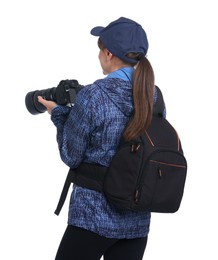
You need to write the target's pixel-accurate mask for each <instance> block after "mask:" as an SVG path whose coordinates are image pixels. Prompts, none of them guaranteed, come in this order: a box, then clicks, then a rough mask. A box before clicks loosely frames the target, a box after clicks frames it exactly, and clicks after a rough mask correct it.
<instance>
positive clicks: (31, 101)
mask: <svg viewBox="0 0 218 260" xmlns="http://www.w3.org/2000/svg"><path fill="white" fill-rule="evenodd" d="M38 96H41V93H40V91H38V90H36V91H31V92H29V93H27V94H26V98H25V104H26V108H27V110H28V111H29V112H30V113H31V114H32V115H37V114H40V113H44V112H45V111H46V107H45V106H43V105H42V104H41V103H39V102H38Z"/></svg>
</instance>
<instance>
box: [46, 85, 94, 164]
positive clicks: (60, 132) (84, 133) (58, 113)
mask: <svg viewBox="0 0 218 260" xmlns="http://www.w3.org/2000/svg"><path fill="white" fill-rule="evenodd" d="M51 120H52V121H53V123H54V125H55V126H56V128H57V143H58V148H59V152H60V157H61V159H62V161H63V162H64V163H65V164H66V165H68V166H69V167H71V168H76V167H77V166H78V165H79V164H80V163H81V162H82V161H83V160H84V154H85V151H86V147H87V145H88V143H89V136H90V132H91V131H92V126H91V121H92V102H91V94H90V93H89V91H88V89H86V88H84V89H82V90H81V91H80V92H79V93H78V94H77V97H76V101H75V104H74V106H73V107H72V108H69V107H63V106H57V107H55V108H54V109H53V110H52V114H51Z"/></svg>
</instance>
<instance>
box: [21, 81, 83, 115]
mask: <svg viewBox="0 0 218 260" xmlns="http://www.w3.org/2000/svg"><path fill="white" fill-rule="evenodd" d="M82 87H83V86H81V85H79V83H78V81H77V80H74V79H71V80H69V79H67V80H61V81H60V83H59V84H58V86H57V87H53V88H48V89H43V90H35V91H31V92H28V93H27V94H26V97H25V104H26V108H27V110H28V111H29V112H30V113H31V114H32V115H37V114H40V113H44V112H45V111H46V110H47V109H46V107H45V106H43V105H42V104H41V103H39V102H38V96H42V97H43V98H44V99H46V100H50V101H54V102H56V103H57V104H58V105H67V104H72V103H74V102H75V98H76V94H77V92H78V91H79V90H80V89H81V88H82Z"/></svg>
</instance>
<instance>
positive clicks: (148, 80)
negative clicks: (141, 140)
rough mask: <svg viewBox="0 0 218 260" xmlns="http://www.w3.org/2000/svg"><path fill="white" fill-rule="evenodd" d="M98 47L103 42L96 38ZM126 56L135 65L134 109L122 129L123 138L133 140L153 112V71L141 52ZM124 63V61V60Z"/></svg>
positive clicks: (149, 119) (142, 131)
mask: <svg viewBox="0 0 218 260" xmlns="http://www.w3.org/2000/svg"><path fill="white" fill-rule="evenodd" d="M98 46H99V48H100V49H104V48H105V46H104V44H103V42H102V41H101V40H100V38H99V40H98ZM127 57H129V58H134V59H135V60H136V63H135V64H129V65H130V66H136V69H135V71H134V74H133V105H134V111H133V114H132V117H131V118H130V121H129V122H128V125H127V127H126V129H125V131H124V138H125V140H127V141H128V140H133V139H135V138H137V137H138V136H139V135H140V134H142V133H144V132H145V131H146V129H147V128H148V126H149V124H150V122H151V119H152V114H153V102H154V71H153V68H152V66H151V64H150V62H149V60H148V59H147V58H146V57H145V56H144V55H142V54H141V53H128V54H127ZM125 63H126V62H125Z"/></svg>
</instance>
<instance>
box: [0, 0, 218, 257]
mask: <svg viewBox="0 0 218 260" xmlns="http://www.w3.org/2000/svg"><path fill="white" fill-rule="evenodd" d="M121 16H125V17H128V18H131V19H133V20H136V21H138V22H139V23H141V24H142V25H143V27H144V29H145V30H146V32H147V35H148V39H149V43H150V48H149V52H148V58H149V60H150V62H151V63H152V65H153V68H154V71H155V75H156V84H157V85H158V86H159V87H160V88H161V89H162V92H163V94H164V97H165V102H166V105H167V117H168V119H169V121H170V122H171V123H172V124H173V125H174V126H175V127H176V128H177V130H178V132H179V134H180V137H181V140H182V144H183V149H184V152H185V155H186V157H187V160H188V176H187V183H186V187H185V193H184V197H183V201H182V204H181V208H180V209H179V211H178V212H177V213H175V214H153V215H152V222H151V231H150V235H149V241H148V245H147V248H146V252H145V255H144V259H149V260H157V259H160V258H161V259H163V260H174V259H177V260H180V259H181V260H183V259H209V260H216V259H218V253H217V232H218V228H217V227H218V225H217V221H218V213H217V198H218V191H217V183H216V181H217V174H218V169H217V163H216V162H217V144H218V142H217V132H218V128H217V110H218V108H217V97H216V93H217V91H216V90H217V84H218V80H217V67H218V66H217V60H218V51H217V46H218V38H217V24H218V18H217V5H216V1H215V0H214V1H213V0H207V1H206V0H205V1H202V0H182V1H178V0H165V1H163V0H143V1H141V0H137V1H130V0H125V1H122V0H120V1H117V0H116V1H114V0H111V1H98V0H90V1H89V0H87V1H85V0H80V1H73V0H71V1H70V0H69V1H67V0H35V1H33V0H19V1H17V0H2V1H1V2H0V35H1V38H0V66H1V67H0V97H1V100H0V113H1V114H0V120H1V126H0V131H1V133H0V138H1V139H0V148H1V157H0V158H1V163H0V169H1V170H0V171H1V172H0V239H1V246H0V259H4V260H12V259H22V260H30V259H31V260H39V259H40V260H49V259H51V260H52V259H54V257H55V253H56V250H57V247H58V245H59V242H60V239H61V237H62V234H63V232H64V229H65V227H66V221H67V208H68V201H67V203H66V204H65V205H64V208H63V210H62V212H61V214H60V216H59V217H57V216H56V215H54V214H53V211H54V209H55V206H56V203H57V201H58V198H59V194H60V192H61V189H62V185H63V182H64V180H65V176H66V173H67V170H68V168H67V167H66V166H65V165H64V164H63V163H62V161H61V160H60V158H59V153H58V148H57V144H56V129H55V127H54V126H53V124H52V122H51V121H50V119H49V115H48V114H47V113H44V114H41V115H36V116H33V115H31V114H30V113H29V112H28V111H27V110H26V107H25V103H24V99H25V95H26V93H27V92H29V91H32V90H36V89H46V88H51V87H54V86H57V84H58V83H59V81H60V80H62V79H77V80H78V81H79V82H80V83H81V84H88V83H92V82H93V81H94V80H96V79H99V78H101V77H103V75H102V72H101V68H100V65H99V61H98V57H97V56H98V48H97V45H96V41H97V38H96V37H93V36H91V35H90V34H89V32H90V29H91V28H92V27H94V26H97V25H103V26H105V25H107V24H108V23H109V22H111V21H113V20H115V19H117V18H119V17H121ZM67 200H69V197H68V199H67Z"/></svg>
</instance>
